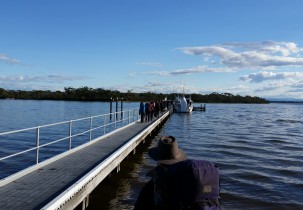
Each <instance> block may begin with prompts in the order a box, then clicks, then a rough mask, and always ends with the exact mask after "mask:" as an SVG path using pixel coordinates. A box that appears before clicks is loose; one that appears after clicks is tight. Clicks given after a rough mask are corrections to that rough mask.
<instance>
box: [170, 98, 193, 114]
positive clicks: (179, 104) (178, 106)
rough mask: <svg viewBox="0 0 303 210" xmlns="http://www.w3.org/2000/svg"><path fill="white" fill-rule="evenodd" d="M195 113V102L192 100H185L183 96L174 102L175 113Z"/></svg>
mask: <svg viewBox="0 0 303 210" xmlns="http://www.w3.org/2000/svg"><path fill="white" fill-rule="evenodd" d="M192 111H193V101H192V99H191V97H190V98H185V96H184V95H183V96H182V97H179V96H178V97H177V98H176V100H175V101H174V112H177V113H189V112H192Z"/></svg>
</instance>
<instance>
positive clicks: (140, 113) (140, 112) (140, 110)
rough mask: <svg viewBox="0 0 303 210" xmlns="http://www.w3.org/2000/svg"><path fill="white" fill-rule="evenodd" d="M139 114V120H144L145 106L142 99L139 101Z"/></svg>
mask: <svg viewBox="0 0 303 210" xmlns="http://www.w3.org/2000/svg"><path fill="white" fill-rule="evenodd" d="M139 115H141V122H142V123H143V122H144V118H145V106H144V103H143V101H141V103H140V108H139Z"/></svg>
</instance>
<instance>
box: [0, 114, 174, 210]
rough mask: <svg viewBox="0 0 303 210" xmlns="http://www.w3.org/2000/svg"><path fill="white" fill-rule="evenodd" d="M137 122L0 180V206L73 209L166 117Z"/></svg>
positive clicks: (8, 207)
mask: <svg viewBox="0 0 303 210" xmlns="http://www.w3.org/2000/svg"><path fill="white" fill-rule="evenodd" d="M169 115H170V112H166V113H164V114H163V115H162V116H161V117H159V118H156V119H154V120H153V121H152V122H147V123H141V122H139V121H136V122H134V123H132V124H129V125H127V126H125V127H122V128H120V129H118V130H115V131H113V132H111V133H108V134H106V135H104V136H101V137H100V138H98V139H96V140H93V141H91V142H88V143H86V144H84V145H82V146H79V147H77V148H75V149H72V150H70V151H68V152H65V153H63V154H61V155H59V156H56V157H54V158H52V159H50V160H49V161H45V163H41V164H38V165H37V166H35V167H34V169H31V172H30V173H27V174H25V175H22V176H21V175H19V176H17V177H16V178H15V179H13V180H10V181H7V183H4V184H3V183H2V184H1V183H0V209H14V210H18V209H20V210H21V209H22V210H26V209H29V210H32V209H74V208H75V207H77V206H78V205H79V204H80V203H81V202H82V204H83V208H85V207H86V206H87V203H88V196H89V194H90V193H91V192H92V190H93V189H94V188H95V187H97V185H98V184H99V183H100V182H101V181H102V180H103V179H104V178H106V177H107V176H108V175H109V174H110V173H111V172H112V171H119V170H120V163H121V162H122V161H123V159H125V158H126V157H127V156H128V155H129V154H130V153H134V152H135V150H136V146H137V145H138V144H139V143H141V142H144V141H145V140H144V139H145V138H146V137H147V136H148V135H150V134H151V132H152V131H153V130H154V129H155V128H156V127H158V126H159V125H160V124H161V123H163V121H164V120H165V119H166V118H168V117H169Z"/></svg>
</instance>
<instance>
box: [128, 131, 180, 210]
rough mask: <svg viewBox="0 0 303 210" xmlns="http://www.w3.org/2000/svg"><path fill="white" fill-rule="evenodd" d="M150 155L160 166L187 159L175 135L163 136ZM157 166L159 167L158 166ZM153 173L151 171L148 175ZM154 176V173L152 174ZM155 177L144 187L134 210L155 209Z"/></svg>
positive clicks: (150, 151) (149, 152)
mask: <svg viewBox="0 0 303 210" xmlns="http://www.w3.org/2000/svg"><path fill="white" fill-rule="evenodd" d="M148 155H149V156H150V157H151V158H152V159H154V160H155V161H157V164H158V166H159V165H161V166H164V167H165V166H166V165H170V164H174V163H177V162H179V161H183V160H186V155H185V152H184V151H183V150H181V149H179V148H178V143H177V140H176V139H175V137H173V136H163V137H161V138H160V140H159V141H158V146H157V147H154V148H151V149H149V150H148ZM158 166H157V167H158ZM151 174H153V171H150V172H149V173H148V175H151ZM152 176H153V175H152ZM154 178H155V177H153V178H152V179H151V180H149V181H148V182H147V183H146V184H145V185H144V187H143V188H142V190H141V192H140V194H139V196H138V199H137V201H136V203H135V207H134V210H152V209H155V204H154V203H155V199H157V196H156V197H155V196H154V191H155V189H154V180H153V179H154Z"/></svg>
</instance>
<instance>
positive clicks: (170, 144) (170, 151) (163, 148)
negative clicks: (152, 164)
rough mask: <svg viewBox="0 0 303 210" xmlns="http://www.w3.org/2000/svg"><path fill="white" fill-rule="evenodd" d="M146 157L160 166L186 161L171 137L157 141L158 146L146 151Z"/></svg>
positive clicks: (183, 153) (175, 141)
mask: <svg viewBox="0 0 303 210" xmlns="http://www.w3.org/2000/svg"><path fill="white" fill-rule="evenodd" d="M148 155H149V156H150V157H151V158H152V159H154V160H155V161H157V162H159V163H162V164H174V163H177V162H179V161H182V160H186V155H185V152H184V151H183V150H181V149H179V147H178V143H177V140H176V139H175V137H173V136H163V137H161V138H160V140H159V141H158V146H157V147H153V148H151V149H149V150H148Z"/></svg>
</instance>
